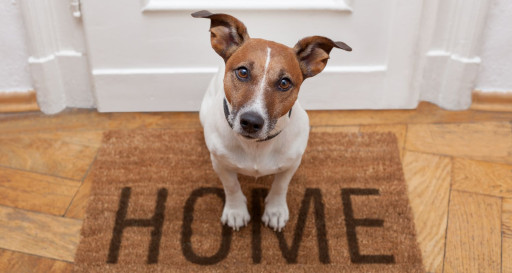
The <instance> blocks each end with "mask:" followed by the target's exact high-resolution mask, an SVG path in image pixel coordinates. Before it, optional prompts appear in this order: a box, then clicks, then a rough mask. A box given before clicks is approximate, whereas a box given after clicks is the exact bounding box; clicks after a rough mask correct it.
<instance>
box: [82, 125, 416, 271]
mask: <svg viewBox="0 0 512 273" xmlns="http://www.w3.org/2000/svg"><path fill="white" fill-rule="evenodd" d="M90 175H93V186H92V192H91V197H90V199H89V204H88V208H87V214H86V218H85V220H84V222H83V226H82V232H81V241H80V244H79V246H78V250H77V253H76V257H75V267H74V270H75V272H102V273H104V272H379V273H385V272H423V265H422V260H421V253H420V250H419V248H418V245H417V243H416V237H415V230H414V223H413V221H412V212H411V208H410V206H409V202H408V197H407V188H406V184H405V181H404V176H403V173H402V168H401V163H400V157H399V151H398V146H397V141H396V138H395V136H394V135H393V134H391V133H384V134H383V133H365V134H357V133H311V134H310V139H309V144H308V147H307V150H306V152H305V154H304V157H303V161H302V165H301V166H300V168H299V170H298V171H297V173H296V174H295V175H294V177H293V180H292V181H291V183H290V187H289V191H288V206H289V210H290V220H289V222H288V223H287V225H286V227H285V229H284V231H283V232H274V231H273V230H271V229H270V228H268V227H265V226H264V224H262V221H261V216H262V213H263V211H264V199H265V195H266V194H267V192H268V189H269V188H270V185H271V182H272V178H273V177H271V176H268V177H262V178H258V179H255V178H253V177H244V176H239V179H240V182H241V185H242V189H243V191H244V194H245V195H246V196H247V204H248V207H249V212H250V214H251V221H250V223H249V225H248V226H246V227H244V228H242V229H241V230H240V231H233V230H232V229H231V228H229V227H227V226H223V225H222V224H221V222H220V217H221V213H222V208H223V202H224V192H223V189H222V185H221V182H220V181H219V179H218V178H217V175H216V174H215V172H214V171H213V169H212V167H211V162H210V156H209V153H208V150H207V148H206V146H205V143H204V139H203V135H202V132H201V131H199V130H193V131H175V130H170V129H165V130H135V131H113V132H108V133H106V134H105V136H104V140H103V145H102V147H101V149H100V151H99V153H98V156H97V159H96V161H95V163H94V165H93V167H92V170H91V174H90Z"/></svg>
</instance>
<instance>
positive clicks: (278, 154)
mask: <svg viewBox="0 0 512 273" xmlns="http://www.w3.org/2000/svg"><path fill="white" fill-rule="evenodd" d="M257 146H258V145H257ZM257 146H256V147H257ZM258 148H259V150H257V149H258ZM258 148H257V149H255V150H253V151H247V150H245V149H243V148H242V147H239V148H235V149H230V150H228V149H226V147H224V149H221V150H224V151H223V152H218V151H219V150H217V149H215V150H216V151H213V152H212V154H213V155H214V156H215V157H216V158H217V159H218V160H219V161H220V162H223V164H224V165H226V166H227V167H228V168H230V169H233V170H235V171H236V172H237V173H240V174H243V175H248V176H254V177H261V176H265V175H270V174H275V173H279V172H282V171H283V170H286V169H288V168H290V167H291V166H292V165H293V164H294V163H295V161H296V160H297V159H300V156H301V153H300V152H298V151H297V152H296V153H290V152H287V153H283V151H282V150H281V149H272V148H273V147H261V146H260V147H258ZM267 149H268V150H267Z"/></svg>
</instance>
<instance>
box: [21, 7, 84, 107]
mask: <svg viewBox="0 0 512 273" xmlns="http://www.w3.org/2000/svg"><path fill="white" fill-rule="evenodd" d="M19 3H20V10H21V14H22V16H23V21H24V25H25V30H26V33H27V38H28V39H27V41H28V44H29V54H30V57H29V58H28V63H29V64H30V70H31V75H32V79H33V84H34V89H35V90H36V93H37V101H38V104H39V107H40V108H41V111H43V112H44V113H46V114H54V113H58V112H60V111H61V110H63V109H64V108H66V107H86V108H89V107H93V106H94V99H93V96H92V86H91V83H90V78H89V72H88V64H87V57H86V56H85V55H84V54H83V52H82V51H84V47H85V45H84V46H83V47H82V48H74V46H76V45H78V46H80V43H81V41H80V39H77V37H78V38H81V37H80V35H75V36H74V37H70V36H72V35H69V33H68V32H66V31H73V32H78V33H80V32H81V31H82V29H81V28H82V26H81V24H79V22H77V21H76V20H77V19H76V18H74V17H73V15H72V14H71V10H70V9H69V1H52V0H20V2H19ZM66 12H69V14H67V13H66ZM62 25H66V26H68V27H67V28H66V29H63V28H60V27H59V26H62ZM82 43H83V41H82ZM70 45H73V46H70Z"/></svg>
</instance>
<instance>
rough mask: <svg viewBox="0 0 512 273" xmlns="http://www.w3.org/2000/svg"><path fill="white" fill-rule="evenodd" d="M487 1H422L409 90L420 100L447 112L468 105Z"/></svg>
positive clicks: (475, 74)
mask: <svg viewBox="0 0 512 273" xmlns="http://www.w3.org/2000/svg"><path fill="white" fill-rule="evenodd" d="M491 1H492V0H464V1H443V0H432V1H425V3H424V14H423V18H422V29H421V31H420V33H422V37H421V38H420V46H419V52H420V54H421V55H420V56H419V57H420V58H419V59H420V61H419V62H418V65H417V70H416V75H415V82H416V84H415V86H414V88H413V89H414V90H415V92H419V93H420V99H421V100H426V101H430V102H433V103H435V104H437V105H439V106H441V107H444V108H447V109H451V110H461V109H466V108H468V107H469V106H470V104H471V93H472V91H473V89H474V87H475V81H476V77H477V75H478V68H479V65H480V63H481V59H480V57H479V54H480V46H481V44H482V34H483V30H484V26H485V23H486V20H487V14H488V9H489V6H490V3H491Z"/></svg>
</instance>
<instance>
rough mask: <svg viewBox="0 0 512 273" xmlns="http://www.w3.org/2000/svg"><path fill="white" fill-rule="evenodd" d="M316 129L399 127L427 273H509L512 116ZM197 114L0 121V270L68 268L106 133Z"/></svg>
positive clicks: (364, 115)
mask: <svg viewBox="0 0 512 273" xmlns="http://www.w3.org/2000/svg"><path fill="white" fill-rule="evenodd" d="M309 114H310V120H311V125H312V128H313V130H316V131H321V130H324V131H325V130H327V131H352V132H368V131H392V132H394V133H395V134H396V135H397V137H398V139H399V145H400V146H401V155H402V162H403V168H404V173H405V177H406V181H407V183H408V185H409V194H410V200H411V205H412V207H413V210H414V217H415V222H416V229H417V233H418V240H419V243H420V247H421V249H422V253H423V258H424V263H425V266H426V269H427V271H428V272H464V273H468V272H503V273H505V272H507V273H509V272H512V112H485V111H475V110H468V111H460V112H450V111H444V110H441V109H439V108H438V107H436V106H434V105H431V104H428V103H422V104H421V105H420V106H419V107H418V109H416V110H400V111H398V110H392V111H312V112H310V113H309ZM199 127H200V124H199V121H198V114H197V113H111V114H100V113H97V112H96V111H94V110H67V111H65V112H64V113H61V114H58V115H54V116H45V115H43V114H40V113H22V114H0V272H70V271H71V269H72V263H73V256H74V251H75V248H76V246H77V243H78V240H79V231H80V227H81V223H82V219H83V217H84V206H85V203H86V201H87V196H88V192H89V188H90V183H91V180H90V179H89V178H88V176H87V173H88V170H89V168H90V166H91V164H92V163H93V162H94V159H95V156H96V153H97V150H98V148H99V146H100V144H101V136H102V133H103V132H104V131H106V130H110V129H133V128H174V129H176V130H180V129H185V128H199Z"/></svg>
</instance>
